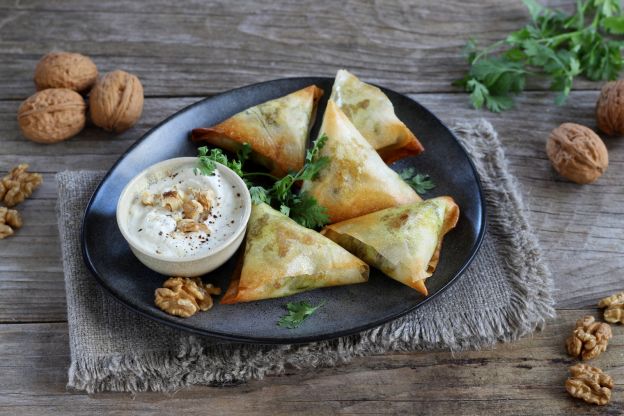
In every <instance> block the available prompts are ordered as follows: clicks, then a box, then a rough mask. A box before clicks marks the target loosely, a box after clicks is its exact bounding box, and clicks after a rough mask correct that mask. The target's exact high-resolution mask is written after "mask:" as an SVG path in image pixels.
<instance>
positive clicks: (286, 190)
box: [196, 134, 330, 228]
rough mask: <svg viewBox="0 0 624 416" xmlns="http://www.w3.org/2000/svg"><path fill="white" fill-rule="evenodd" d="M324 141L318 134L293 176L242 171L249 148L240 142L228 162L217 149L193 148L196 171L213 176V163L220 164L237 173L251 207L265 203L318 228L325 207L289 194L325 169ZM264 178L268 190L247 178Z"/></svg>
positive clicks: (323, 220)
mask: <svg viewBox="0 0 624 416" xmlns="http://www.w3.org/2000/svg"><path fill="white" fill-rule="evenodd" d="M327 140H328V138H327V136H326V135H324V134H323V135H321V136H320V137H319V138H318V139H316V140H315V141H314V143H313V145H312V148H311V149H309V150H308V151H307V153H306V157H305V163H304V165H303V167H302V168H301V169H300V170H299V171H297V172H293V173H289V174H288V175H286V176H284V177H283V178H281V179H277V178H276V177H275V176H273V175H271V174H269V173H265V172H244V171H243V165H244V163H245V161H246V160H247V159H248V158H249V156H250V155H251V151H252V148H251V146H250V145H249V144H247V143H244V144H243V146H242V147H241V148H240V149H239V150H238V152H237V159H231V160H230V159H228V157H227V156H226V155H225V154H224V153H223V151H222V150H221V149H217V148H213V149H208V147H206V146H203V147H200V148H198V149H197V151H198V156H197V169H196V171H197V172H198V173H201V174H203V175H214V171H215V169H216V167H217V165H216V163H221V164H223V165H225V166H227V167H229V168H230V169H232V170H233V171H234V172H236V173H237V174H238V176H240V177H241V178H243V181H245V184H246V185H247V187H248V188H249V193H250V195H251V201H252V203H254V204H260V203H266V204H269V205H272V206H273V207H274V208H276V209H278V210H279V211H280V212H281V213H282V214H284V215H287V216H289V217H291V218H292V219H293V220H295V221H296V222H297V223H299V224H301V225H303V226H304V227H308V228H318V227H321V226H323V225H325V224H327V223H328V222H329V216H328V215H327V210H326V209H325V207H322V206H320V205H319V203H318V201H317V200H316V199H315V198H314V197H312V196H311V195H309V194H307V193H305V192H300V193H296V192H294V191H293V186H294V184H295V183H297V182H299V181H302V180H314V179H316V177H317V176H318V174H319V172H320V171H321V170H322V169H323V168H324V167H326V166H327V165H328V164H329V162H330V159H329V158H328V157H326V156H320V151H321V149H322V148H323V146H325V143H326V142H327ZM254 177H265V178H270V179H272V180H273V181H274V182H273V185H272V186H271V187H269V188H266V187H264V186H259V185H255V184H254V183H253V182H252V181H251V179H252V178H254Z"/></svg>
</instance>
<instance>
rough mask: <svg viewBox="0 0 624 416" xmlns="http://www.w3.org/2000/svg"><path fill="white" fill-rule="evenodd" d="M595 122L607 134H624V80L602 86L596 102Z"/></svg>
mask: <svg viewBox="0 0 624 416" xmlns="http://www.w3.org/2000/svg"><path fill="white" fill-rule="evenodd" d="M596 122H597V124H598V128H599V129H600V130H602V131H603V132H605V133H606V134H608V135H609V136H621V135H623V134H624V80H619V81H611V82H607V83H606V84H605V85H603V86H602V89H601V90H600V97H598V101H597V102H596Z"/></svg>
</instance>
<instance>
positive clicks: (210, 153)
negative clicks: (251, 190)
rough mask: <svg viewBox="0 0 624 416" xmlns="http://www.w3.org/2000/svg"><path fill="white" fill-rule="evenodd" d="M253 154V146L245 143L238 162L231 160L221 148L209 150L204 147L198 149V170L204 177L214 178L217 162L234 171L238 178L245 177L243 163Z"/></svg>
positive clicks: (239, 153) (239, 152)
mask: <svg viewBox="0 0 624 416" xmlns="http://www.w3.org/2000/svg"><path fill="white" fill-rule="evenodd" d="M250 153H251V146H250V145H249V144H247V143H244V144H243V146H242V147H241V149H240V150H239V151H238V156H239V158H238V160H236V159H233V160H229V159H228V157H227V156H226V155H225V153H223V150H221V149H219V148H216V147H215V148H212V149H208V147H206V146H202V147H200V148H198V149H197V154H198V155H197V169H198V171H199V172H200V173H201V174H202V175H206V176H212V175H214V171H215V169H217V165H216V163H215V162H217V163H220V164H222V165H224V166H227V167H228V168H230V169H232V170H233V171H234V172H236V174H237V175H238V176H240V177H241V178H242V177H243V175H244V174H243V163H244V162H245V160H246V159H247V158H248V157H249V154H250Z"/></svg>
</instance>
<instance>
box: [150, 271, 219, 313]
mask: <svg viewBox="0 0 624 416" xmlns="http://www.w3.org/2000/svg"><path fill="white" fill-rule="evenodd" d="M220 294H221V289H219V288H218V287H214V286H213V285H212V284H205V283H203V282H202V281H201V279H200V278H199V277H170V278H169V279H167V280H166V281H165V282H164V283H163V287H161V288H158V289H156V292H155V303H156V306H158V307H159V308H160V309H162V310H163V311H165V312H167V313H168V314H170V315H176V316H180V317H182V318H188V317H189V316H192V315H195V314H196V313H197V312H198V311H207V310H208V309H210V308H212V298H211V295H220Z"/></svg>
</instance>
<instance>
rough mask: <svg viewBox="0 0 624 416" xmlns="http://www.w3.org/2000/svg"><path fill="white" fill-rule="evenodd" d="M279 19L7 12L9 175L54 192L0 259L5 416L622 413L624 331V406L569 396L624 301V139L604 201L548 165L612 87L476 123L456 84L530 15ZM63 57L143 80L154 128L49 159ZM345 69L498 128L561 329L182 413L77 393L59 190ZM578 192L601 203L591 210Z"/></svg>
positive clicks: (134, 8)
mask: <svg viewBox="0 0 624 416" xmlns="http://www.w3.org/2000/svg"><path fill="white" fill-rule="evenodd" d="M264 3H266V4H263V5H259V4H258V5H254V4H253V2H251V1H248V2H229V1H226V0H223V1H219V0H209V1H198V0H185V1H181V0H178V1H167V0H158V1H152V2H149V5H148V4H147V2H145V3H140V2H138V1H130V0H124V1H113V0H100V1H98V2H92V3H91V4H87V2H83V1H78V0H68V1H56V0H25V1H8V0H0V62H2V64H1V65H0V171H2V172H4V171H6V170H8V169H9V168H11V167H12V166H14V165H16V164H17V163H20V162H28V163H30V164H31V167H32V170H34V171H37V172H43V173H44V180H45V182H44V184H43V186H42V187H41V188H40V190H38V191H37V192H36V193H35V195H34V197H33V198H32V199H30V200H28V201H26V202H25V203H23V204H22V205H20V207H19V208H20V210H21V211H22V214H23V216H24V219H25V226H24V228H23V229H21V230H20V231H19V232H18V233H17V234H16V235H15V236H14V237H12V238H9V239H6V240H3V241H1V242H0V357H2V359H1V360H0V414H2V415H5V414H6V415H21V416H26V415H31V414H32V415H34V414H64V415H83V414H114V415H137V414H140V415H148V414H150V415H151V414H165V413H174V412H175V414H182V415H187V414H194V413H201V414H243V413H245V414H260V413H266V414H293V413H300V412H301V413H309V414H315V415H318V414H329V413H340V414H360V413H366V414H377V413H379V414H387V413H388V414H435V415H461V414H501V415H502V414H504V415H515V414H517V415H525V414H541V415H587V414H590V415H594V414H611V415H616V414H618V415H621V414H624V361H623V359H624V329H623V328H622V327H615V328H614V334H615V336H614V338H613V339H612V340H611V342H610V345H609V350H608V352H607V353H605V354H603V355H602V356H601V357H599V358H598V359H596V360H595V361H594V364H595V365H597V366H600V367H602V368H603V369H604V370H606V371H608V372H609V373H610V374H611V375H612V376H613V377H614V378H615V381H616V387H615V389H614V393H613V402H612V403H611V404H610V405H609V406H607V407H604V408H598V407H593V406H589V405H585V404H584V403H582V402H579V401H575V400H571V399H570V398H569V397H568V396H567V394H566V392H565V390H564V387H563V383H564V380H565V379H566V377H567V367H568V366H569V365H570V364H572V363H573V360H571V359H570V358H569V357H567V356H566V354H565V351H564V340H565V338H566V337H567V336H568V335H569V333H570V331H571V327H572V325H573V323H574V322H575V321H576V319H578V318H579V317H581V316H583V315H584V314H587V313H594V314H595V313H597V310H596V309H595V304H596V302H597V299H599V298H600V297H602V296H605V295H608V294H610V293H612V292H613V291H615V290H617V289H620V290H621V289H624V272H623V266H624V186H623V183H624V140H622V139H619V140H618V139H608V140H607V141H606V144H607V147H608V148H609V151H610V166H609V170H608V171H607V173H606V174H605V175H604V176H603V177H602V178H601V179H600V180H599V181H598V182H597V183H595V184H593V185H589V186H578V185H574V184H571V183H569V182H566V181H564V180H562V179H561V178H559V177H558V176H557V175H556V174H555V173H554V171H553V170H552V168H551V167H550V163H549V162H548V160H547V158H546V155H545V151H544V144H545V140H546V138H547V137H548V133H549V132H550V130H552V129H553V128H554V127H556V126H557V125H559V124H560V123H562V122H567V121H573V122H578V123H581V124H585V125H587V126H590V127H595V120H594V116H593V108H594V103H595V101H596V98H597V96H598V89H599V87H600V85H599V84H596V83H591V82H588V81H584V80H579V81H578V82H577V83H576V84H575V89H574V91H573V92H572V94H571V96H570V99H569V100H568V103H567V104H566V105H564V106H561V107H557V106H555V105H553V98H554V97H553V95H552V94H550V93H549V92H548V91H547V84H546V83H541V82H534V83H532V84H530V85H529V88H528V91H527V92H526V93H525V94H523V96H522V97H521V98H520V99H519V100H518V105H517V108H516V109H515V110H513V111H509V112H506V113H503V114H500V115H498V114H490V113H487V112H481V111H475V110H473V109H471V108H470V106H469V105H468V97H467V95H465V94H463V93H461V92H460V91H458V90H457V89H456V88H455V87H452V86H451V82H452V81H453V80H454V79H456V78H458V77H460V76H461V75H462V72H463V71H464V70H465V62H464V60H463V58H462V57H461V49H462V47H463V45H464V44H465V41H466V40H467V39H468V38H469V37H474V38H476V39H478V40H479V41H482V42H483V43H487V42H491V41H494V40H497V39H499V38H501V37H503V36H505V34H506V33H507V32H509V31H511V30H514V29H516V28H518V27H520V26H522V25H524V24H525V22H526V21H527V19H528V13H527V12H526V11H525V9H524V7H523V5H522V4H521V2H520V1H519V0H505V1H501V0H470V1H466V0H461V1H459V0H437V1H435V2H429V1H424V0H423V1H414V2H410V1H407V0H389V1H381V0H379V1H369V2H359V1H352V0H347V1H343V2H332V1H330V0H303V1H296V0H290V1H273V2H264ZM556 3H557V2H551V4H556ZM558 3H559V4H558V5H559V6H561V7H564V8H567V9H571V8H572V7H573V4H572V3H573V2H572V1H569V2H558ZM55 49H56V50H58V49H61V50H68V51H76V52H81V53H84V54H87V55H89V56H91V57H92V58H93V59H94V61H95V62H96V64H97V65H98V68H99V69H100V71H101V72H106V71H109V70H113V69H118V68H119V69H125V70H127V71H129V72H133V73H135V74H137V75H138V76H139V78H140V79H141V81H142V83H143V85H144V88H145V96H146V99H145V108H144V112H143V116H142V118H141V120H140V121H139V123H138V124H137V125H136V126H135V127H134V128H132V129H131V130H129V131H126V132H125V133H123V134H120V135H118V136H113V135H111V134H108V133H105V132H103V131H100V130H98V129H95V128H93V127H87V128H86V129H85V130H84V131H83V132H82V133H80V134H79V135H78V136H77V137H75V138H73V139H71V140H69V141H67V142H65V143H61V144H57V145H51V146H43V145H37V144H35V143H32V142H29V141H28V140H26V139H24V138H23V137H22V136H21V134H20V132H19V129H18V126H17V122H16V112H17V108H18V106H19V104H20V102H21V101H22V100H23V99H24V98H26V97H28V96H29V95H31V94H32V93H33V92H34V86H33V83H32V75H33V69H34V66H35V64H36V62H37V61H38V59H39V58H40V57H41V56H42V55H43V54H45V53H47V52H49V51H51V50H55ZM341 67H345V68H348V69H350V70H351V71H353V72H354V73H356V74H357V75H358V76H360V77H361V78H362V79H364V80H366V81H370V82H374V83H378V84H381V85H384V86H386V87H389V88H392V89H395V90H397V91H400V92H403V93H406V94H409V95H410V96H411V97H413V98H415V99H416V100H418V101H419V102H421V103H422V104H424V105H425V106H427V107H429V108H430V109H431V110H432V111H433V112H434V113H436V114H437V115H438V116H439V117H440V118H441V119H442V120H443V121H445V122H447V123H449V124H452V123H453V122H454V121H456V120H460V119H475V118H478V117H486V118H488V119H489V120H490V121H491V122H492V123H493V124H494V126H495V127H496V129H497V130H498V132H499V134H500V136H501V138H502V140H503V142H504V144H505V150H506V152H507V156H508V158H509V161H510V164H511V168H512V170H513V172H514V173H515V174H516V175H517V177H518V179H519V181H520V184H521V186H522V190H523V194H524V197H525V200H526V204H527V206H528V208H529V209H530V214H531V223H532V225H533V227H534V229H535V232H536V233H537V235H538V237H539V239H540V241H541V244H542V246H543V249H544V256H545V257H546V259H547V261H548V263H549V265H550V267H551V269H552V272H553V275H554V278H555V282H556V290H555V293H554V297H555V298H556V302H557V303H556V304H557V310H558V317H557V318H556V319H555V320H553V321H552V322H550V323H549V325H548V326H547V328H546V329H545V330H544V331H542V332H538V333H535V334H534V335H533V336H529V337H526V338H524V339H522V340H520V341H518V342H516V343H514V344H511V345H497V346H496V347H495V348H492V349H488V350H484V351H479V352H462V353H454V354H452V353H447V352H429V353H411V354H387V355H383V356H376V357H368V358H361V359H356V360H354V361H353V362H352V363H351V364H348V365H344V366H340V367H336V368H327V369H319V370H314V371H294V370H293V371H289V372H288V374H286V375H284V376H280V377H268V378H266V379H265V380H261V381H252V382H250V383H247V384H244V385H240V386H236V387H228V388H205V387H194V388H191V389H188V390H183V391H180V392H177V393H176V394H173V395H164V394H155V393H145V394H138V395H136V396H131V395H129V394H113V393H107V394H96V395H91V396H89V395H86V394H83V393H78V392H72V391H67V390H66V388H65V384H66V379H67V367H68V364H69V349H68V335H67V324H66V312H65V293H64V287H63V270H62V265H61V260H60V246H59V237H58V230H57V221H56V216H55V204H56V200H57V198H58V197H59V196H58V195H57V193H56V189H55V185H54V174H55V173H56V172H57V171H59V170H64V169H108V168H109V167H110V166H111V165H112V163H113V162H114V161H115V160H116V159H117V157H118V156H119V155H120V154H121V153H122V152H123V151H124V150H125V149H126V148H127V147H128V146H130V145H131V144H132V143H133V142H134V141H135V140H136V139H138V138H139V137H141V135H142V134H143V133H144V132H145V131H146V130H147V129H149V128H150V127H151V126H153V125H154V124H156V123H157V122H159V121H160V120H162V119H163V118H164V117H166V116H168V115H170V114H172V113H173V112H175V111H177V110H179V109H181V108H183V107H184V106H186V105H189V104H191V103H193V102H195V101H197V100H198V99H200V98H202V97H205V96H209V95H211V94H215V93H218V92H221V91H224V90H228V89H230V88H234V87H239V86H242V85H246V84H250V83H254V82H258V81H264V80H269V79H274V78H280V77H289V76H303V75H320V76H332V75H333V74H334V73H335V71H336V70H337V69H338V68H341ZM581 193H585V194H586V193H591V194H592V195H593V196H595V198H593V199H587V198H585V199H584V200H585V201H591V202H589V203H584V204H580V203H578V200H577V196H578V195H580V194H581ZM60 197H62V195H61V196H60ZM79 220H80V219H79V218H77V219H76V224H77V226H78V221H79Z"/></svg>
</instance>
